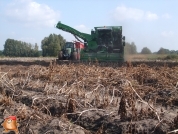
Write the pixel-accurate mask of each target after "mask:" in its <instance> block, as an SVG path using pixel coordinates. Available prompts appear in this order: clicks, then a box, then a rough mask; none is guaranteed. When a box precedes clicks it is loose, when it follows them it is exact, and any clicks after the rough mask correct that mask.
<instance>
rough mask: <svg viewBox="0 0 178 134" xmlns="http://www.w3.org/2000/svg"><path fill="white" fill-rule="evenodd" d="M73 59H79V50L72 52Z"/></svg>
mask: <svg viewBox="0 0 178 134" xmlns="http://www.w3.org/2000/svg"><path fill="white" fill-rule="evenodd" d="M72 60H77V52H73V53H72Z"/></svg>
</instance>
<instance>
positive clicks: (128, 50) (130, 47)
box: [124, 42, 178, 54]
mask: <svg viewBox="0 0 178 134" xmlns="http://www.w3.org/2000/svg"><path fill="white" fill-rule="evenodd" d="M125 44H126V45H125V48H124V51H125V54H178V50H169V49H166V48H162V47H161V48H160V49H159V50H158V51H157V52H151V50H150V49H149V48H148V47H143V48H142V50H141V52H138V51H137V46H136V45H135V43H134V42H131V43H128V42H126V43H125Z"/></svg>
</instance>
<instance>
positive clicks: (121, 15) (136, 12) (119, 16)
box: [114, 6, 144, 20]
mask: <svg viewBox="0 0 178 134" xmlns="http://www.w3.org/2000/svg"><path fill="white" fill-rule="evenodd" d="M143 16H144V12H143V11H142V10H140V9H136V8H127V7H125V6H120V7H117V8H116V9H115V11H114V18H115V19H116V20H127V19H133V20H140V19H141V18H143Z"/></svg>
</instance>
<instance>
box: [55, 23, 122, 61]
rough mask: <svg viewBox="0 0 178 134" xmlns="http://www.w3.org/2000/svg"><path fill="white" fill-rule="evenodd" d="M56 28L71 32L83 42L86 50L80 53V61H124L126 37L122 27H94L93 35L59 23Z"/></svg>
mask: <svg viewBox="0 0 178 134" xmlns="http://www.w3.org/2000/svg"><path fill="white" fill-rule="evenodd" d="M56 28H58V29H60V30H63V31H66V32H69V33H71V34H73V35H74V37H75V38H76V39H77V40H78V41H80V42H81V40H80V39H82V40H83V42H84V49H82V50H81V51H80V61H88V60H91V61H96V60H97V61H109V62H110V61H111V62H123V61H124V46H125V36H122V26H101V27H94V29H95V30H91V34H87V33H82V32H79V31H78V30H76V29H74V28H72V27H70V26H67V25H65V24H62V23H61V22H58V23H57V25H56Z"/></svg>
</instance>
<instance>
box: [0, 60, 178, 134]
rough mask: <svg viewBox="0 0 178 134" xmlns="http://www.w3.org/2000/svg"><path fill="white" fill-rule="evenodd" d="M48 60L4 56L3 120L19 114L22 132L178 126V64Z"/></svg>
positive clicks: (159, 132)
mask: <svg viewBox="0 0 178 134" xmlns="http://www.w3.org/2000/svg"><path fill="white" fill-rule="evenodd" d="M11 60H12V59H11ZM50 60H51V59H49V60H46V61H42V60H40V61H36V59H35V60H34V61H28V62H24V60H20V61H19V60H18V61H15V60H14V59H13V60H12V61H7V59H6V61H0V70H1V71H0V123H3V121H4V120H3V119H4V118H5V117H8V116H10V115H16V116H17V118H18V123H19V124H20V126H19V132H20V134H131V133H132V134H151V133H153V134H166V133H174V132H176V131H177V129H178V65H176V64H173V63H162V62H160V63H157V62H149V64H146V63H145V64H140V63H139V64H134V63H130V62H127V63H125V64H123V65H122V66H119V65H118V64H99V63H85V64H84V63H78V64H73V63H69V64H58V63H56V62H50ZM2 131H3V127H2V126H1V127H0V132H2ZM12 133H13V132H12Z"/></svg>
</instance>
